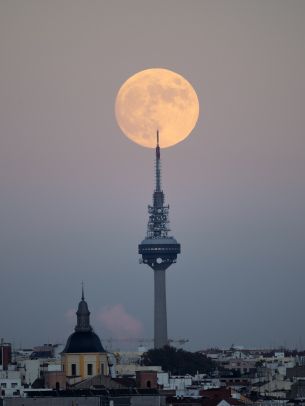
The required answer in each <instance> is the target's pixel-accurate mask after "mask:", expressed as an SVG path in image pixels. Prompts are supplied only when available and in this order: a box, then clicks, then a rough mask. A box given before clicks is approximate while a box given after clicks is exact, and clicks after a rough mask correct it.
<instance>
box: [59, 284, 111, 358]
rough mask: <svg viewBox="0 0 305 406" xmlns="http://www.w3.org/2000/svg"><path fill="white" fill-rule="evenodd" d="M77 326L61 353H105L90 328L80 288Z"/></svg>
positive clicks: (88, 312) (86, 308)
mask: <svg viewBox="0 0 305 406" xmlns="http://www.w3.org/2000/svg"><path fill="white" fill-rule="evenodd" d="M76 316H77V324H76V326H75V329H74V330H75V331H74V333H72V334H71V335H70V337H69V338H68V340H67V344H66V346H65V349H64V350H63V353H65V354H69V353H70V354H71V353H72V354H80V353H92V352H105V350H104V348H103V346H102V343H101V340H100V338H99V336H98V335H97V334H95V332H94V331H93V329H92V327H91V326H90V311H89V309H88V304H87V302H86V301H85V297H84V288H83V287H82V297H81V301H80V302H79V305H78V309H77V312H76Z"/></svg>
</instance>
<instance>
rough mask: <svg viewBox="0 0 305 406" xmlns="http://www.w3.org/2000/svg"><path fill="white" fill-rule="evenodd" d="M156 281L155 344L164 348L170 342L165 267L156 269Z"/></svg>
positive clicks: (156, 346)
mask: <svg viewBox="0 0 305 406" xmlns="http://www.w3.org/2000/svg"><path fill="white" fill-rule="evenodd" d="M154 282H155V286H154V287H155V289H154V291H155V304H154V306H155V309H154V310H155V311H154V313H155V325H154V344H155V348H162V347H164V346H165V345H167V344H168V337H167V312H166V280H165V270H163V269H160V270H156V269H155V270H154Z"/></svg>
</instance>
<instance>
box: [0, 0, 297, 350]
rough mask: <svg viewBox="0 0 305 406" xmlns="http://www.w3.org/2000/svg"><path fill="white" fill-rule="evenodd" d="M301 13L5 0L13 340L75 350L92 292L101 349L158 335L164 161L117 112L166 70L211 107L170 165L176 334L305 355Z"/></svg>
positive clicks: (288, 5)
mask: <svg viewBox="0 0 305 406" xmlns="http://www.w3.org/2000/svg"><path fill="white" fill-rule="evenodd" d="M304 18H305V2H304V1H303V0H289V1H287V0H252V1H250V0H196V1H195V0H188V1H186V0H184V1H182V0H167V1H164V0H154V1H143V0H128V1H119V0H112V1H102V0H96V1H94V0H88V1H83V0H52V1H41V0H27V1H23V0H18V1H17V0H2V1H1V2H0V129H1V132H0V137H1V138H0V143H1V144H0V182H1V185H0V187H1V189H0V190H1V203H0V224H1V228H0V265H1V271H0V272H1V275H0V308H1V322H0V326H1V332H0V336H2V337H4V338H5V340H7V341H12V342H13V343H14V344H15V345H16V346H19V345H22V346H29V345H38V344H41V343H45V342H65V340H66V339H67V337H68V335H69V334H70V332H72V330H73V326H74V324H75V318H74V314H73V312H74V310H73V309H75V308H76V306H77V304H78V301H79V299H80V290H81V281H82V280H84V283H85V290H86V297H87V301H88V304H89V307H90V310H91V311H92V324H93V326H94V328H95V330H96V332H97V333H98V334H99V335H100V336H101V338H102V339H103V338H105V337H110V336H112V337H130V336H134V337H135V336H139V335H140V336H142V337H152V335H153V273H152V271H151V270H150V269H149V268H148V267H147V268H145V266H144V265H140V264H139V263H138V254H137V244H138V243H139V242H140V241H141V240H142V239H143V238H144V236H145V231H146V223H147V204H149V203H150V202H151V197H152V192H153V183H154V182H153V166H154V163H153V160H154V157H153V150H151V149H145V148H142V147H140V146H138V145H136V144H134V143H132V142H131V141H130V140H128V139H127V138H126V137H125V136H124V135H123V134H122V133H121V131H120V130H119V128H118V126H117V124H116V122H115V117H114V101H115V97H116V93H117V91H118V89H119V88H120V86H121V85H122V83H123V82H124V81H125V80H126V79H127V78H128V77H129V76H131V75H133V74H134V73H136V72H138V71H140V70H142V69H145V68H152V67H163V68H168V69H171V70H174V71H176V72H178V73H179V74H181V75H183V76H185V77H186V78H187V79H188V80H189V81H190V82H191V83H192V85H193V86H194V88H195V89H196V91H197V93H198V97H199V100H200V107H201V114H200V118H199V121H198V124H197V126H196V128H195V130H194V131H193V133H192V134H191V136H190V137H189V138H188V139H187V140H186V141H184V142H182V143H180V144H178V145H176V146H175V147H173V148H169V149H166V150H163V151H162V154H161V156H162V160H163V162H162V168H163V186H164V190H165V193H166V199H167V202H168V203H169V204H170V206H171V208H170V220H171V227H172V231H173V234H174V236H175V237H176V238H177V240H178V241H179V242H180V243H181V245H182V254H181V255H180V257H179V260H178V263H177V264H176V265H173V266H172V267H171V269H169V270H168V272H167V293H168V297H167V300H168V325H169V326H168V327H169V335H170V337H172V338H180V337H184V338H188V339H190V340H191V341H190V344H189V348H192V349H199V348H204V347H207V346H229V345H231V344H233V343H234V344H243V345H245V346H252V347H263V346H266V347H270V346H279V345H289V346H293V347H295V346H298V347H302V348H304V347H305V323H304V320H303V309H304V308H305V295H304V285H305V269H304V263H305V244H304V242H305V241H304V240H305V176H304V175H305V159H304V158H305V156H304V155H305V134H304V128H305V111H304V106H305V79H304V72H305V45H304V44H305V25H304Z"/></svg>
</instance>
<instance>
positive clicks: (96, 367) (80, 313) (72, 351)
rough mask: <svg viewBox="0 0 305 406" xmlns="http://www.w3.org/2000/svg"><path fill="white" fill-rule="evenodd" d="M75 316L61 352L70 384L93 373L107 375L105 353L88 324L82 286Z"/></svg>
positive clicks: (88, 317)
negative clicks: (74, 324)
mask: <svg viewBox="0 0 305 406" xmlns="http://www.w3.org/2000/svg"><path fill="white" fill-rule="evenodd" d="M76 316H77V324H76V326H75V329H74V330H75V331H74V333H72V334H71V335H70V337H69V338H68V340H67V343H66V346H65V348H64V350H63V352H62V365H63V371H64V372H65V375H66V377H67V380H68V383H70V384H74V383H77V382H80V381H82V380H84V379H87V378H90V377H92V376H94V375H99V374H102V375H109V366H108V358H107V353H106V351H105V350H104V348H103V346H102V343H101V340H100V338H99V337H98V335H97V334H95V333H94V331H93V328H92V327H91V325H90V311H89V308H88V304H87V302H86V301H85V296H84V287H82V297H81V301H80V302H79V304H78V309H77V312H76Z"/></svg>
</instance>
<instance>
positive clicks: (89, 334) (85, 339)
mask: <svg viewBox="0 0 305 406" xmlns="http://www.w3.org/2000/svg"><path fill="white" fill-rule="evenodd" d="M90 352H105V350H104V348H103V346H102V343H101V340H100V339H99V337H98V335H97V334H95V333H94V332H93V331H75V332H74V333H72V334H71V335H70V337H69V338H68V341H67V344H66V346H65V349H64V350H63V353H66V354H67V353H76V354H79V353H90Z"/></svg>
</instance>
